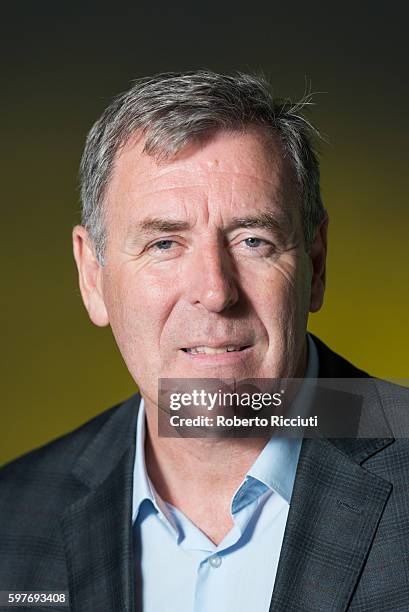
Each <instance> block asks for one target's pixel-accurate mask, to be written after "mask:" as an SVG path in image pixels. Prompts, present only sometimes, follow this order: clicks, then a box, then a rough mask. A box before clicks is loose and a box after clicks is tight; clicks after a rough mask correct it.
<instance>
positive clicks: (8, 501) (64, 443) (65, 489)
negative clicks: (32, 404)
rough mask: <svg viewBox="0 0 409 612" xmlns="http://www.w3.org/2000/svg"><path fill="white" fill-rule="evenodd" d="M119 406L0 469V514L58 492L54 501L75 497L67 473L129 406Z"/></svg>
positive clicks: (63, 501) (123, 404)
mask: <svg viewBox="0 0 409 612" xmlns="http://www.w3.org/2000/svg"><path fill="white" fill-rule="evenodd" d="M134 398H135V396H133V398H130V399H129V400H127V401H126V402H121V403H119V404H117V405H115V406H113V407H111V408H108V409H107V410H105V411H104V412H102V413H100V414H98V415H97V416H96V417H94V418H92V419H91V420H89V421H87V422H86V423H84V424H83V425H81V426H80V427H78V428H76V429H75V430H74V431H71V432H69V433H67V434H65V435H63V436H61V437H59V438H57V439H55V440H52V441H51V442H49V443H47V444H45V445H44V446H41V447H40V448H37V449H35V450H33V451H31V452H29V453H26V454H24V455H22V456H21V457H18V458H17V459H15V460H13V461H11V462H10V463H8V464H7V465H5V466H4V467H2V468H1V469H0V513H1V512H4V511H5V509H6V507H12V506H16V505H21V504H25V503H28V502H29V500H33V499H38V498H39V497H42V496H45V497H46V499H47V500H48V501H51V499H52V498H53V497H54V496H53V492H57V491H58V496H57V497H56V499H58V500H59V501H60V503H61V504H64V503H67V502H68V501H69V500H70V498H72V497H73V495H75V487H73V484H72V482H71V480H72V479H71V477H70V475H71V472H72V470H73V467H74V465H75V463H76V462H77V460H78V458H79V457H80V456H81V455H82V454H83V453H84V452H85V451H86V449H87V447H88V446H89V445H90V444H91V443H92V441H93V440H94V439H95V438H96V437H97V436H98V434H99V432H101V431H103V430H105V429H106V428H109V427H110V423H111V422H113V423H114V422H115V421H118V417H121V413H123V412H124V409H126V407H127V404H129V403H130V402H131V400H132V399H134Z"/></svg>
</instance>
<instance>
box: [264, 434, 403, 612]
mask: <svg viewBox="0 0 409 612" xmlns="http://www.w3.org/2000/svg"><path fill="white" fill-rule="evenodd" d="M390 442H391V440H390V439H388V440H384V441H380V440H379V439H377V440H370V441H366V450H367V452H368V454H369V453H371V452H376V451H378V450H380V448H382V447H384V446H386V445H387V444H389V443H390ZM370 443H372V449H371V450H370V448H369V447H370ZM375 449H376V450H375ZM360 452H362V447H360ZM391 489H392V485H391V484H390V483H389V482H386V481H385V480H383V479H381V478H379V477H378V476H376V475H374V474H371V473H370V472H368V471H366V470H365V469H363V468H362V467H361V466H360V465H359V464H358V463H356V462H355V461H353V460H352V459H351V458H350V457H348V456H347V455H346V454H344V452H341V451H340V449H339V448H337V446H336V445H335V444H333V443H331V442H330V441H328V440H304V442H303V447H302V451H301V455H300V460H299V465H298V470H297V477H296V481H295V486H294V491H293V496H292V499H291V506H290V511H289V515H288V521H287V526H286V531H285V535H284V540H283V546H282V550H281V556H280V562H279V566H278V570H277V577H276V582H275V587H274V592H273V598H272V602H271V608H270V610H274V611H276V610H279V611H280V612H282V611H287V610H288V611H290V610H291V612H294V611H295V610H303V612H308V611H311V612H312V611H314V612H315V611H316V610H337V612H338V611H339V612H341V611H343V610H345V609H347V606H348V602H349V600H350V598H351V595H352V593H353V591H354V588H355V586H356V584H357V581H358V579H359V576H360V573H361V570H362V568H363V565H364V563H365V559H366V557H367V555H368V552H369V549H370V546H371V543H372V540H373V537H374V534H375V531H376V528H377V525H378V522H379V520H380V517H381V515H382V512H383V509H384V507H385V504H386V501H387V499H388V497H389V494H390V492H391Z"/></svg>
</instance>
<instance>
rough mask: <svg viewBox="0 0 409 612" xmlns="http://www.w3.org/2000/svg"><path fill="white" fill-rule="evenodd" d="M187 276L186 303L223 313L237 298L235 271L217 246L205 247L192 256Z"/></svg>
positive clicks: (227, 257)
mask: <svg viewBox="0 0 409 612" xmlns="http://www.w3.org/2000/svg"><path fill="white" fill-rule="evenodd" d="M191 264H192V265H191V269H190V271H189V272H190V273H189V275H188V276H189V279H188V281H189V285H188V293H189V301H190V302H191V304H193V305H198V304H200V305H202V306H203V307H204V308H205V309H206V310H208V311H210V312H223V311H224V310H226V309H228V308H231V307H232V306H234V304H236V303H237V301H238V299H239V291H238V286H237V278H236V276H237V275H236V272H235V269H234V265H233V262H232V261H231V258H230V257H229V254H228V253H226V252H225V250H224V249H223V247H222V246H221V245H218V246H216V245H213V246H209V248H207V249H206V251H203V250H202V251H201V253H198V254H196V255H195V256H194V258H193V261H192V262H191Z"/></svg>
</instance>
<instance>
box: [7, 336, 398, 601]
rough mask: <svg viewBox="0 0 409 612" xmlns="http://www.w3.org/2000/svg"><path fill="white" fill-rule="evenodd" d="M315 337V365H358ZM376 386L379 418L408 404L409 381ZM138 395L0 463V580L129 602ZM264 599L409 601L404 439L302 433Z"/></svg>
mask: <svg viewBox="0 0 409 612" xmlns="http://www.w3.org/2000/svg"><path fill="white" fill-rule="evenodd" d="M315 341H316V344H317V348H318V353H319V359H320V377H334V378H340V377H342V378H354V377H364V376H367V375H366V374H365V373H364V372H362V371H360V370H358V369H356V368H355V367H354V366H352V365H351V364H350V363H348V362H347V361H346V360H344V359H343V358H342V357H340V356H339V355H336V354H335V353H333V352H332V351H331V350H330V349H329V348H328V347H326V346H325V345H324V344H323V343H322V342H320V341H319V340H318V339H315ZM377 389H378V391H377V394H376V395H375V396H374V397H373V398H372V400H371V401H372V404H373V406H374V408H376V409H377V410H378V412H379V414H380V415H381V418H385V419H386V421H388V419H389V420H390V419H392V420H393V418H394V414H395V411H396V409H397V408H400V409H403V408H404V409H406V410H407V409H408V407H409V399H408V397H409V392H408V390H406V389H403V388H401V387H398V386H395V385H392V384H390V383H387V382H384V381H379V383H378V384H377ZM139 401H140V397H139V396H138V395H135V396H133V397H131V398H130V399H129V400H127V401H126V402H124V403H122V404H119V405H118V406H115V407H114V408H111V409H110V410H108V411H106V412H104V413H102V414H100V415H99V416H97V417H96V418H94V419H93V420H91V421H89V422H88V423H86V424H85V425H83V426H82V427H80V428H79V429H77V430H76V431H74V432H72V433H70V434H68V435H66V436H63V437H61V438H59V439H58V440H55V441H54V442H51V443H50V444H48V445H46V446H44V447H42V448H40V449H37V450H35V451H33V452H31V453H29V454H27V455H25V456H23V457H21V458H20V459H17V460H16V461H13V462H12V463H10V464H8V465H7V466H6V467H4V468H3V469H2V470H1V471H0V590H10V591H13V590H15V591H21V590H35V591H40V590H41V591H69V594H70V607H69V609H70V610H72V611H75V612H131V611H133V610H134V609H135V608H134V606H135V604H134V602H135V596H137V593H135V570H136V567H137V559H134V554H133V547H132V529H131V507H132V476H133V462H134V455H135V426H136V415H137V411H138V406H139ZM382 415H383V416H382ZM395 430H396V427H395ZM158 579H160V578H158ZM250 588H251V587H250ZM0 609H2V610H3V609H4V610H9V609H10V608H0ZM26 609H27V608H26ZM32 609H33V610H35V609H37V610H38V608H32ZM47 609H50V610H52V609H54V608H47ZM55 609H60V610H61V608H55ZM66 609H67V608H66ZM270 610H274V611H278V612H281V611H283V612H284V611H288V612H295V611H298V610H299V611H304V612H308V611H311V612H316V611H317V610H322V611H325V612H329V611H330V610H331V611H337V612H341V611H343V610H350V611H354V612H358V611H359V612H364V611H365V612H366V611H367V612H374V611H376V612H381V611H386V610H388V611H393V612H398V611H402V612H403V611H407V610H409V442H408V440H407V439H404V438H399V439H395V440H394V439H393V438H391V437H387V438H382V439H380V438H375V439H361V440H353V439H315V440H312V439H305V440H304V441H303V445H302V449H301V454H300V459H299V464H298V469H297V475H296V480H295V486H294V491H293V496H292V500H291V507H290V511H289V516H288V521H287V526H286V530H285V535H284V541H283V546H282V551H281V556H280V562H279V566H278V572H277V577H276V581H275V586H274V591H273V596H272V602H271V608H270ZM162 612H166V610H164V611H162ZM209 612H223V611H222V610H221V611H218V610H214V611H213V610H212V611H209ZM249 612H250V611H249ZM251 612H252V611H251ZM255 612H257V611H255Z"/></svg>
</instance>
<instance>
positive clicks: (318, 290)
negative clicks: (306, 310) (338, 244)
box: [309, 213, 329, 312]
mask: <svg viewBox="0 0 409 612" xmlns="http://www.w3.org/2000/svg"><path fill="white" fill-rule="evenodd" d="M328 222H329V219H328V215H327V213H325V218H324V220H323V221H322V223H321V225H320V227H319V228H318V231H317V233H316V236H315V239H314V242H313V244H312V246H311V248H310V251H309V256H310V259H311V264H312V278H311V298H310V312H317V311H318V310H319V309H320V308H321V306H322V303H323V301H324V292H325V264H326V259H327V232H328Z"/></svg>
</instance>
